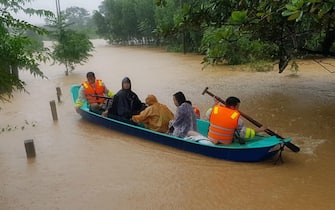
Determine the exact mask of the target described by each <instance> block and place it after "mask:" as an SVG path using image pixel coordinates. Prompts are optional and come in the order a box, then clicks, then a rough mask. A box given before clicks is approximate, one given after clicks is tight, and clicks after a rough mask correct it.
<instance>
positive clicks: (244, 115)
mask: <svg viewBox="0 0 335 210" xmlns="http://www.w3.org/2000/svg"><path fill="white" fill-rule="evenodd" d="M205 93H207V94H208V95H210V96H212V97H213V98H215V99H216V100H218V101H220V102H221V103H222V104H226V102H225V101H224V100H223V99H222V98H220V97H218V96H216V95H214V94H213V93H211V92H209V91H208V87H206V88H205V90H204V91H203V92H202V95H204V94H205ZM239 112H240V114H241V115H242V117H244V118H245V119H247V120H248V121H249V122H251V123H253V124H254V125H256V126H257V127H259V128H260V127H262V126H263V125H262V124H261V123H259V122H257V121H256V120H254V119H253V118H251V117H250V116H248V115H247V114H245V113H243V112H241V111H240V110H239ZM264 132H266V133H267V134H269V135H271V136H276V137H278V138H280V139H284V138H283V137H282V136H280V135H279V134H277V133H275V132H273V131H272V130H270V129H268V128H267V129H265V130H264ZM284 145H285V146H286V147H288V148H289V149H290V150H292V151H293V152H299V151H300V148H299V147H298V146H296V145H294V144H293V143H291V142H284Z"/></svg>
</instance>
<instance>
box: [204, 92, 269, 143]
mask: <svg viewBox="0 0 335 210" xmlns="http://www.w3.org/2000/svg"><path fill="white" fill-rule="evenodd" d="M239 106H240V100H239V99H238V98H236V97H234V96H231V97H228V98H227V99H226V106H224V105H223V104H221V103H218V101H216V104H215V105H214V106H213V108H212V110H211V111H210V110H208V111H207V112H208V113H206V115H207V116H208V115H209V121H210V126H209V131H208V139H209V140H210V141H211V142H213V143H214V144H231V143H232V141H233V139H234V135H237V136H238V137H241V138H243V139H251V138H253V137H254V136H255V133H258V132H261V131H264V130H265V129H266V128H265V127H261V128H256V129H252V128H247V127H245V126H244V123H243V120H242V119H241V117H240V113H239V111H238V108H239Z"/></svg>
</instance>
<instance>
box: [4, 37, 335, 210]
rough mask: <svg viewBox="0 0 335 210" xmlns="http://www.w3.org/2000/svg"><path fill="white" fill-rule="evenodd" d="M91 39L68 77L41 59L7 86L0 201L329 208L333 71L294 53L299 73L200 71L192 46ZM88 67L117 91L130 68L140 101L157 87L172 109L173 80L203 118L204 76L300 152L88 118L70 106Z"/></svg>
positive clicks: (66, 205)
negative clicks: (203, 145)
mask: <svg viewBox="0 0 335 210" xmlns="http://www.w3.org/2000/svg"><path fill="white" fill-rule="evenodd" d="M94 43H95V46H96V48H95V52H94V53H93V57H91V58H90V60H89V62H88V63H86V64H85V65H83V66H78V67H77V69H76V70H75V71H74V72H73V73H71V74H70V75H69V76H65V74H64V70H65V67H63V66H57V65H54V66H50V65H49V64H43V65H42V66H41V69H42V70H43V72H44V73H45V75H46V76H47V77H48V80H43V79H40V78H34V77H33V76H31V75H30V74H28V73H25V72H23V73H21V78H23V79H24V81H26V83H27V86H26V88H27V90H28V91H29V92H30V94H26V93H20V92H19V93H15V96H14V98H13V99H12V102H11V103H2V104H1V105H0V107H1V110H0V128H1V130H0V209H6V210H7V209H10V210H12V209H13V210H14V209H15V210H16V209H34V210H36V209H71V210H72V209H192V210H193V209H201V210H202V209H251V210H253V209H255V210H256V209H266V210H268V209H305V210H306V209H311V210H312V209H319V210H320V209H325V210H326V209H327V210H328V209H334V208H335V201H334V195H335V178H334V177H335V164H334V162H333V160H334V159H335V154H334V150H335V141H334V134H335V132H334V127H335V74H334V73H330V72H328V71H326V70H325V69H323V68H322V67H321V66H320V65H318V64H316V63H314V62H312V61H301V62H300V64H301V66H300V71H299V73H298V75H297V76H294V75H292V74H291V72H290V71H289V70H286V72H284V73H283V74H278V73H277V72H276V71H273V72H267V73H262V72H250V71H245V70H241V69H240V68H239V67H230V66H220V67H211V66H209V67H208V68H206V69H204V70H202V65H201V59H202V57H201V56H197V55H183V54H177V53H168V52H165V51H164V50H159V49H146V48H130V47H127V48H126V47H124V48H123V47H114V46H107V45H106V44H105V43H104V42H103V41H101V40H96V41H95V42H94ZM327 63H332V64H335V61H334V60H328V61H327ZM331 67H332V65H330V68H331ZM88 71H94V72H95V73H96V77H97V78H100V79H102V80H103V81H104V82H105V84H106V85H107V86H108V87H109V88H110V89H111V90H113V91H114V92H116V91H118V90H119V89H120V87H121V80H122V78H123V77H125V76H129V77H130V79H131V80H132V89H133V90H134V92H136V93H137V94H138V96H139V97H140V99H141V100H144V99H145V97H146V96H147V94H154V95H156V96H157V98H158V100H159V101H160V102H162V103H164V104H166V105H168V106H169V107H170V109H171V110H172V111H175V106H174V104H173V101H172V95H173V94H174V93H175V92H177V91H180V90H181V91H183V92H184V93H185V95H186V97H187V98H188V99H189V100H191V101H192V102H193V104H194V105H196V106H197V107H199V108H200V110H201V115H202V117H203V116H204V113H205V111H206V110H207V108H209V107H210V106H211V105H212V103H213V100H212V98H210V97H209V96H208V95H202V92H203V90H204V89H205V87H209V89H208V90H209V91H211V92H213V93H214V94H216V95H217V96H219V97H222V98H223V99H225V98H226V97H228V96H231V95H235V96H237V97H239V98H240V99H241V101H242V103H241V107H240V109H241V110H242V111H243V112H245V113H247V114H248V115H250V116H252V117H253V118H254V119H256V120H257V121H259V122H261V123H262V124H265V125H266V126H267V127H268V128H270V129H271V130H273V131H275V132H276V133H278V134H280V135H282V136H284V137H287V136H289V137H292V138H293V143H294V144H296V145H298V146H299V147H300V148H301V151H300V152H299V153H293V152H291V151H290V150H289V149H285V151H284V152H283V160H284V164H281V165H274V164H273V161H265V162H261V163H237V162H229V161H224V160H217V159H213V158H209V157H205V156H201V155H197V154H193V153H189V152H185V151H181V150H177V149H175V148H170V147H167V146H164V145H160V144H156V143H153V142H151V141H146V140H144V139H140V138H136V137H132V136H129V135H126V134H123V133H119V132H116V131H113V130H108V129H105V128H103V127H99V126H97V125H95V124H91V123H89V122H87V121H84V120H82V119H81V118H80V116H79V115H78V114H77V113H76V112H75V111H74V108H73V103H72V100H71V95H70V92H69V89H70V87H71V85H72V84H80V83H81V82H82V81H83V80H84V79H85V75H86V73H87V72H88ZM56 87H60V88H61V90H62V93H63V95H62V96H61V101H62V102H61V103H58V102H57V96H56ZM52 100H55V101H56V104H57V113H58V121H56V122H53V120H52V115H51V111H50V104H49V102H50V101H52ZM251 126H252V125H251ZM27 139H33V140H34V144H35V149H36V158H35V159H29V160H28V159H27V158H26V153H25V148H24V140H27Z"/></svg>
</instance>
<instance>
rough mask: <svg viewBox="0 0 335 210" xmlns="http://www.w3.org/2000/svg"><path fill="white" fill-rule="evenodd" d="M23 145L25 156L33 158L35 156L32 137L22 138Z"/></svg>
mask: <svg viewBox="0 0 335 210" xmlns="http://www.w3.org/2000/svg"><path fill="white" fill-rule="evenodd" d="M24 147H25V148H26V153H27V158H34V157H35V156H36V153H35V146H34V141H33V140H32V139H28V140H24Z"/></svg>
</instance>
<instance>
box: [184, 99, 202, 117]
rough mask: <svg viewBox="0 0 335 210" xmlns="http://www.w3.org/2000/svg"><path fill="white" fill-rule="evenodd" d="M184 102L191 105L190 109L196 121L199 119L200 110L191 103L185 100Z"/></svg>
mask: <svg viewBox="0 0 335 210" xmlns="http://www.w3.org/2000/svg"><path fill="white" fill-rule="evenodd" d="M186 102H187V103H189V104H191V106H192V109H193V111H194V113H195V116H196V117H197V119H200V109H199V108H198V107H196V106H193V105H192V102H191V101H189V100H187V101H186Z"/></svg>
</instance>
